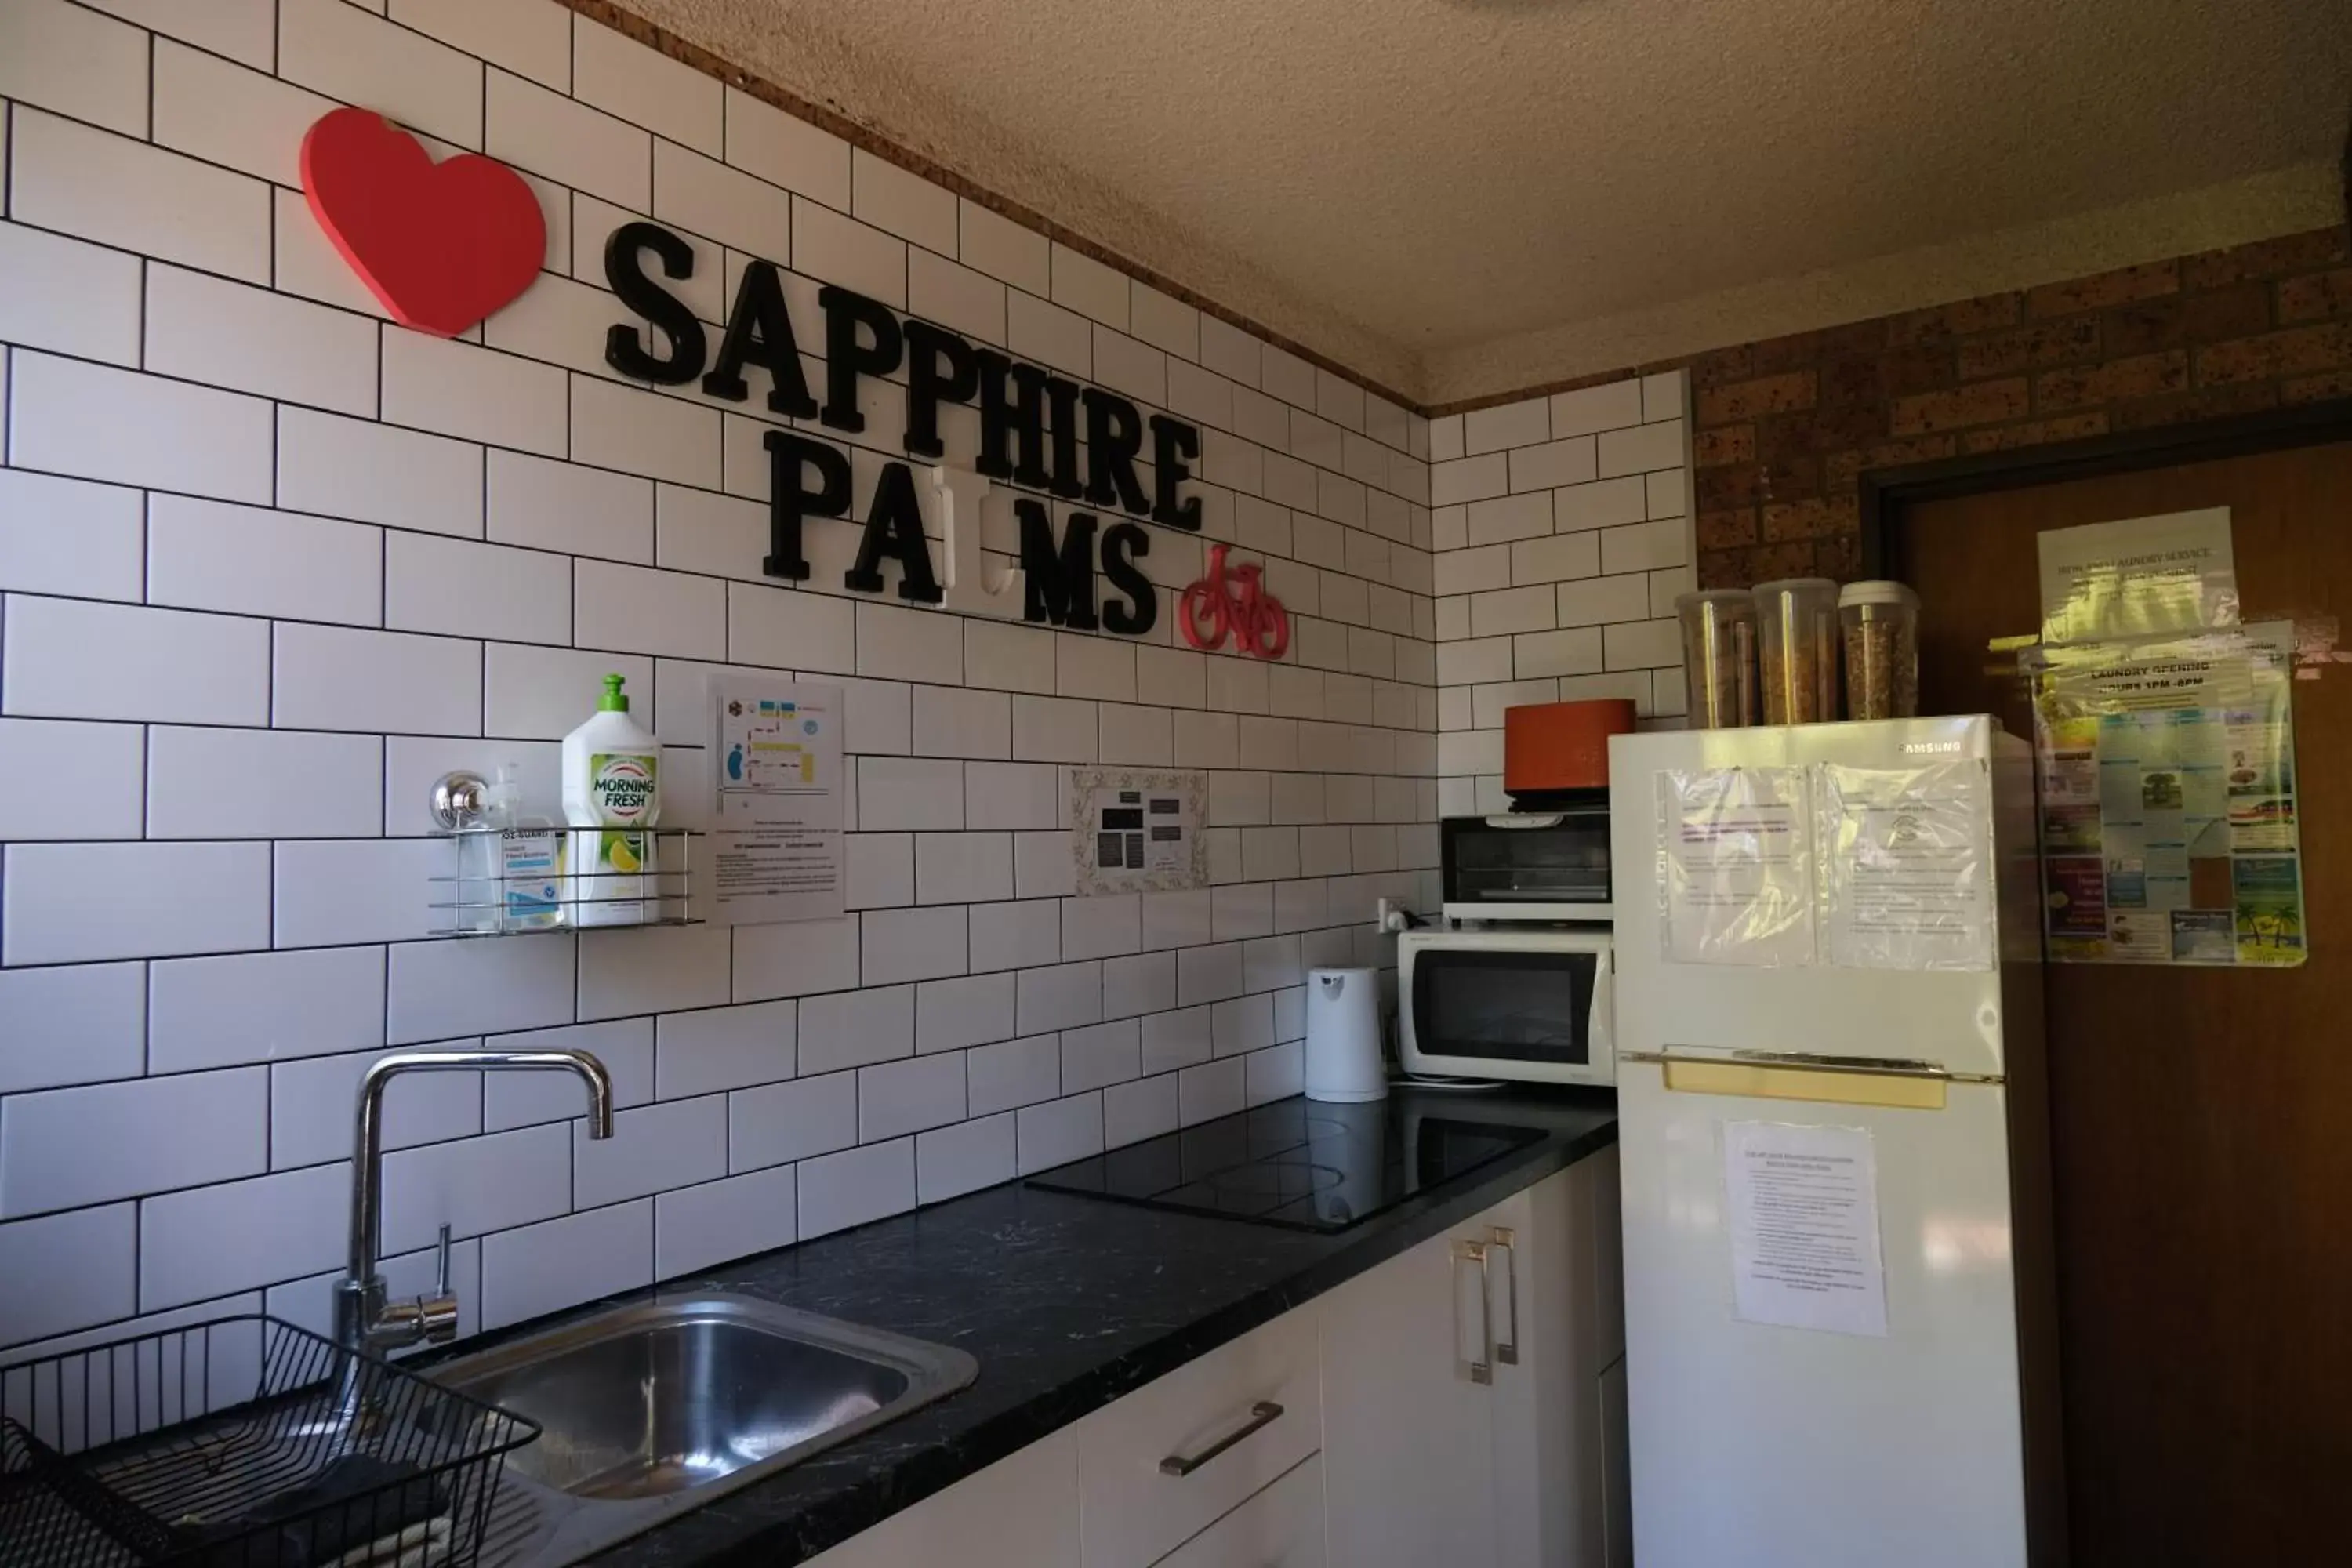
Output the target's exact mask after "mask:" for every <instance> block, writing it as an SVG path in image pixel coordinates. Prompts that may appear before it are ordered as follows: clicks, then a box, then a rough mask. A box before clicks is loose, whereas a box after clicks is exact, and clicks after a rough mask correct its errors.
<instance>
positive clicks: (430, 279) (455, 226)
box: [302, 109, 547, 338]
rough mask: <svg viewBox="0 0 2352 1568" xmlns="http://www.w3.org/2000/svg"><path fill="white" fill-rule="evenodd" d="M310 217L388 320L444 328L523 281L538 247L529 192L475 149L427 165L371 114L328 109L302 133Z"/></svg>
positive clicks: (417, 149) (451, 330)
mask: <svg viewBox="0 0 2352 1568" xmlns="http://www.w3.org/2000/svg"><path fill="white" fill-rule="evenodd" d="M302 192H303V195H307V196H308V197H310V211H311V214H312V215H313V216H316V217H317V218H318V220H319V226H320V228H323V229H325V230H326V231H327V237H328V238H330V239H331V240H333V241H334V242H335V248H336V249H337V250H340V251H341V252H342V253H343V259H344V260H345V261H348V262H350V263H351V264H352V271H354V272H356V273H358V274H359V275H360V280H361V281H362V282H363V283H365V284H366V285H367V286H368V289H369V290H370V291H371V292H373V294H374V295H375V297H376V298H377V299H378V300H382V301H383V308H384V309H385V310H389V311H391V312H392V318H393V320H394V321H398V322H399V323H400V324H401V325H402V326H404V327H414V328H415V329H416V330H417V331H420V332H430V333H432V334H433V335H434V336H435V337H438V338H448V337H455V336H457V334H458V333H459V332H462V331H465V330H466V329H467V327H470V326H472V325H473V324H474V323H475V322H476V321H480V320H481V319H482V318H483V317H485V316H488V315H489V314H491V313H492V312H494V311H496V310H499V308H500V307H502V306H504V305H506V304H507V303H508V302H509V301H510V300H513V299H514V297H515V296H516V295H518V294H520V293H521V292H522V291H523V290H524V289H528V288H530V282H531V279H534V278H536V277H537V276H539V268H540V262H541V258H544V257H545V256H546V254H547V220H546V218H545V217H544V216H541V212H540V210H539V198H538V197H537V196H534V195H531V191H530V186H529V185H527V184H523V182H522V177H521V176H520V175H519V174H516V173H515V172H514V171H513V170H512V169H509V168H508V167H507V166H506V165H505V164H503V163H494V162H492V161H491V160H490V159H488V158H485V157H482V156H481V155H480V154H478V153H459V154H458V155H457V157H454V158H450V159H446V160H445V161H444V162H442V163H435V162H434V161H433V155H432V154H431V153H427V152H426V151H425V146H424V144H423V143H422V142H418V141H417V140H416V138H415V137H414V136H411V135H410V134H408V132H405V131H403V130H401V129H400V128H399V127H398V126H396V125H394V124H393V123H392V122H391V121H388V120H386V119H384V118H383V116H382V115H380V114H373V113H371V112H369V111H368V110H364V109H338V110H332V111H331V112H329V113H327V114H325V115H323V116H321V117H320V120H319V122H318V123H317V124H315V125H313V126H311V127H310V132H309V133H308V134H307V135H305V136H304V137H303V138H302Z"/></svg>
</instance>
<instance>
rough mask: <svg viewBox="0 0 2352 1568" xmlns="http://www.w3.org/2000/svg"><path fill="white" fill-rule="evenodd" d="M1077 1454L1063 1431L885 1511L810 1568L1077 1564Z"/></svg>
mask: <svg viewBox="0 0 2352 1568" xmlns="http://www.w3.org/2000/svg"><path fill="white" fill-rule="evenodd" d="M1077 1562H1078V1459H1077V1450H1076V1446H1075V1445H1074V1444H1073V1443H1072V1442H1071V1440H1070V1429H1069V1428H1067V1427H1065V1428H1064V1429H1063V1430H1061V1431H1059V1432H1056V1433H1055V1434H1053V1435H1052V1436H1049V1437H1046V1438H1045V1439H1044V1440H1043V1441H1041V1442H1036V1443H1032V1444H1031V1445H1030V1446H1029V1447H1026V1448H1023V1449H1021V1450H1020V1451H1019V1452H1017V1453H1014V1454H1012V1455H1009V1456H1008V1457H1006V1458H1002V1459H999V1460H998V1461H997V1462H996V1463H994V1464H992V1465H991V1466H989V1467H988V1468H986V1469H984V1470H982V1471H981V1472H980V1473H979V1474H978V1475H976V1476H966V1477H965V1478H964V1479H962V1480H960V1481H958V1482H957V1483H956V1484H955V1485H953V1486H951V1487H950V1488H948V1489H947V1490H945V1491H943V1492H940V1494H938V1495H937V1496H936V1497H929V1498H925V1499H924V1500H922V1501H921V1502H919V1503H917V1504H916V1505H915V1506H914V1507H912V1508H910V1509H907V1510H902V1511H901V1512H898V1513H894V1514H892V1515H891V1516H890V1517H889V1518H887V1519H886V1520H884V1521H882V1522H881V1523H879V1524H877V1525H876V1526H874V1527H873V1528H872V1529H870V1530H867V1531H864V1532H863V1533H861V1534H857V1535H853V1536H851V1537H850V1538H849V1539H848V1540H847V1541H845V1542H842V1543H841V1544H840V1545H838V1546H836V1547H835V1548H834V1549H833V1550H832V1551H830V1552H825V1553H824V1554H823V1555H822V1556H820V1557H818V1558H816V1559H815V1560H814V1562H813V1563H810V1564H809V1568H906V1565H907V1564H908V1563H955V1564H956V1565H957V1568H1077Z"/></svg>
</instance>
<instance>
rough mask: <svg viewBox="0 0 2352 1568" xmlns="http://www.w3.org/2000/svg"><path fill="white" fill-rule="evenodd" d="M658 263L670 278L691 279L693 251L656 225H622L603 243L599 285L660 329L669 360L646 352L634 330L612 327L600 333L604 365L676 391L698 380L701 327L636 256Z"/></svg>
mask: <svg viewBox="0 0 2352 1568" xmlns="http://www.w3.org/2000/svg"><path fill="white" fill-rule="evenodd" d="M646 250H650V251H652V252H653V253H654V254H655V255H656V256H657V257H659V258H661V264H662V271H663V272H664V273H665V274H667V276H669V277H672V278H691V277H693V276H694V247H692V246H689V245H688V244H687V243H686V241H684V240H682V239H680V238H678V237H677V236H676V235H674V234H672V233H670V231H669V230H667V229H666V228H663V227H661V226H658V225H656V224H650V223H625V224H623V225H622V226H620V227H618V228H616V229H614V231H613V233H612V236H611V237H609V238H607V239H606V240H605V241H604V281H605V282H607V283H610V284H611V285H612V286H613V292H614V293H615V294H618V295H619V296H620V297H621V303H622V304H624V305H626V306H627V307H628V308H629V309H630V310H635V312H636V313H637V314H638V315H640V316H643V317H644V318H645V319H646V321H651V322H652V323H653V324H654V325H655V326H656V327H659V328H660V329H661V330H662V331H663V332H664V333H666V334H667V336H668V338H669V357H668V358H667V359H657V358H656V357H655V356H654V355H652V354H650V353H646V346H645V342H644V340H643V339H642V338H640V337H639V336H638V334H637V329H636V328H635V327H632V326H629V325H627V324H625V323H616V324H614V326H613V327H612V328H611V329H610V330H608V331H606V332H605V333H604V363H606V364H609V365H611V366H612V367H613V368H614V370H617V371H619V372H620V373H621V374H623V375H626V376H634V377H635V378H636V379H637V380H639V381H656V382H659V383H661V384H663V385H665V386H680V385H683V384H686V383H687V382H689V381H692V380H693V379H694V378H695V377H696V376H698V375H699V374H702V355H703V352H704V347H703V341H702V323H701V322H700V321H696V320H695V319H694V310H693V309H692V307H690V306H688V304H687V302H686V301H685V300H681V299H679V298H678V297H677V295H675V294H673V293H671V292H670V291H669V290H668V289H665V288H663V287H662V286H661V285H660V284H658V283H656V282H655V281H654V280H653V279H650V278H648V277H646V270H645V267H644V265H643V258H641V257H640V256H639V255H638V253H639V252H640V251H646Z"/></svg>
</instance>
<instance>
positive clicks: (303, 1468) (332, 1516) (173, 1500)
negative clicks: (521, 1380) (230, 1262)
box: [0, 1316, 539, 1568]
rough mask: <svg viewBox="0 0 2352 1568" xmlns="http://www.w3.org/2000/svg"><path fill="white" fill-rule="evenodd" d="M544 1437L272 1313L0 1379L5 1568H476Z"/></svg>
mask: <svg viewBox="0 0 2352 1568" xmlns="http://www.w3.org/2000/svg"><path fill="white" fill-rule="evenodd" d="M537 1436H539V1427H538V1426H536V1425H535V1424H533V1423H532V1422H530V1421H528V1420H525V1419H524V1418H522V1417H520V1416H518V1415H509V1414H508V1413H507V1412H505V1411H503V1410H499V1409H497V1408H495V1407H493V1406H491V1405H484V1404H481V1403H480V1402H479V1401H477V1400H472V1399H467V1397H465V1396H464V1395H463V1394H454V1393H451V1392H450V1391H449V1390H447V1389H446V1388H442V1387H439V1386H437V1385H436V1384H431V1383H428V1382H426V1381H425V1379H423V1378H421V1377H418V1376H415V1374H413V1373H407V1372H404V1371H402V1370H401V1369H400V1368H398V1367H395V1366H393V1365H391V1364H390V1363H385V1362H382V1361H379V1360H377V1359H375V1358H374V1357H373V1356H365V1355H356V1354H353V1353H352V1352H349V1351H345V1350H343V1349H341V1347H339V1346H337V1345H336V1344H335V1343H334V1342H331V1341H330V1340H327V1339H323V1338H321V1337H320V1336H319V1335H317V1334H314V1333H311V1332H310V1331H308V1330H306V1329H299V1328H297V1327H295V1326H294V1325H293V1324H291V1323H287V1322H281V1321H278V1320H277V1319H275V1318H268V1317H261V1316H242V1317H232V1318H223V1319H218V1320H215V1321H211V1322H205V1323H200V1324H195V1325H193V1326H190V1327H186V1328H175V1329H167V1330H164V1331H161V1332H156V1333H148V1334H142V1335H139V1336H138V1337H136V1338H134V1339H126V1340H120V1341H116V1342H112V1343H110V1344H103V1345H98V1346H94V1347H92V1348H89V1349H87V1350H77V1351H69V1352H65V1353H62V1354H58V1355H50V1356H46V1357H43V1358H41V1359H40V1360H37V1361H31V1362H26V1363H22V1364H19V1365H16V1366H10V1367H5V1368H0V1568H140V1565H147V1564H171V1565H172V1568H467V1565H468V1564H471V1563H475V1562H476V1560H477V1559H478V1557H479V1555H480V1553H481V1550H482V1542H483V1537H484V1533H485V1530H486V1527H487V1526H488V1522H489V1518H490V1509H491V1502H492V1500H493V1498H494V1497H495V1495H496V1494H497V1491H498V1489H499V1479H500V1477H501V1474H502V1473H503V1471H504V1468H505V1465H506V1456H507V1453H508V1451H509V1449H512V1448H515V1447H520V1445H522V1444H524V1443H528V1442H530V1440H531V1439H533V1438H535V1437H537Z"/></svg>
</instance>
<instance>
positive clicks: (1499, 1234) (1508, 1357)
mask: <svg viewBox="0 0 2352 1568" xmlns="http://www.w3.org/2000/svg"><path fill="white" fill-rule="evenodd" d="M1517 1239H1518V1236H1517V1232H1515V1231H1513V1230H1511V1229H1510V1228H1508V1227H1507V1226H1499V1225H1490V1226H1487V1227H1486V1258H1487V1262H1488V1265H1489V1267H1491V1266H1492V1264H1493V1262H1494V1259H1495V1258H1496V1257H1497V1256H1498V1255H1499V1256H1500V1257H1501V1258H1502V1260H1503V1305H1504V1309H1505V1310H1504V1313H1503V1321H1504V1323H1505V1324H1506V1325H1507V1328H1508V1330H1509V1337H1508V1338H1504V1337H1503V1336H1501V1335H1497V1336H1496V1340H1495V1360H1496V1362H1497V1363H1500V1364H1502V1365H1504V1366H1517V1365H1518V1364H1519V1254H1518V1250H1517V1247H1516V1246H1515V1245H1514V1244H1515V1243H1516V1242H1517ZM1486 1310H1487V1311H1489V1312H1492V1311H1493V1310H1495V1307H1494V1303H1493V1302H1491V1301H1489V1302H1488V1303H1487V1305H1486Z"/></svg>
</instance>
